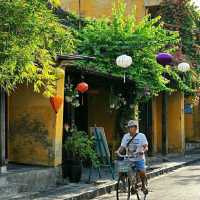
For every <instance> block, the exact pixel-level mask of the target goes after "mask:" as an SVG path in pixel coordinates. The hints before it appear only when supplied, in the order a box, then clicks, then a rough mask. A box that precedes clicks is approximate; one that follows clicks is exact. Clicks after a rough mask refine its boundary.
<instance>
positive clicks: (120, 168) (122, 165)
mask: <svg viewBox="0 0 200 200" xmlns="http://www.w3.org/2000/svg"><path fill="white" fill-rule="evenodd" d="M116 169H117V172H118V173H119V172H129V170H130V169H131V164H130V161H128V160H123V161H116Z"/></svg>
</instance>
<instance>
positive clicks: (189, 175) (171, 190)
mask: <svg viewBox="0 0 200 200" xmlns="http://www.w3.org/2000/svg"><path fill="white" fill-rule="evenodd" d="M199 188H200V162H199V163H196V164H193V165H191V166H188V167H185V168H182V169H179V170H177V171H175V172H172V173H170V174H168V175H163V176H160V177H158V178H154V179H152V180H151V181H150V190H151V192H150V194H149V196H148V198H147V200H200V189H199ZM114 199H116V197H115V192H113V193H111V194H109V195H104V196H101V197H98V198H95V199H94V200H114ZM134 199H135V198H134V197H132V198H131V200H134Z"/></svg>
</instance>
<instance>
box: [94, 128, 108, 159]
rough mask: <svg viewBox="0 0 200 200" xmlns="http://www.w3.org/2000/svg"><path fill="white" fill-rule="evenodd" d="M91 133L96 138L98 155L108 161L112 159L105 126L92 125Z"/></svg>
mask: <svg viewBox="0 0 200 200" xmlns="http://www.w3.org/2000/svg"><path fill="white" fill-rule="evenodd" d="M91 133H92V135H93V136H94V138H95V144H96V152H97V154H98V156H99V157H100V158H101V159H102V160H103V161H104V162H107V161H108V160H110V151H109V147H108V143H107V139H106V135H105V131H104V128H103V127H91Z"/></svg>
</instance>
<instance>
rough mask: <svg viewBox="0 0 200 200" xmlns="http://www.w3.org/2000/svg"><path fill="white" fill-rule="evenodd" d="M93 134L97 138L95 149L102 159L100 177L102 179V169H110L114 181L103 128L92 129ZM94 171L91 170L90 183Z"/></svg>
mask: <svg viewBox="0 0 200 200" xmlns="http://www.w3.org/2000/svg"><path fill="white" fill-rule="evenodd" d="M90 132H91V134H92V135H93V136H94V138H95V147H96V152H97V154H98V157H99V158H100V159H101V164H100V167H99V169H98V170H99V177H101V168H102V167H108V168H109V169H110V172H111V175H112V178H113V179H114V170H113V168H112V164H111V155H110V151H109V147H108V143H107V139H106V135H105V131H104V128H103V127H91V128H90ZM91 175H92V169H91V170H90V175H89V181H90V179H91Z"/></svg>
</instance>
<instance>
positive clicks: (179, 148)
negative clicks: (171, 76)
mask: <svg viewBox="0 0 200 200" xmlns="http://www.w3.org/2000/svg"><path fill="white" fill-rule="evenodd" d="M183 111H184V96H183V95H182V94H181V93H179V92H176V93H173V94H171V95H169V97H168V126H167V127H168V150H169V152H171V153H178V152H184V150H185V131H184V112H183ZM152 114H153V150H154V152H155V153H156V152H161V148H162V96H161V95H160V96H158V97H155V98H154V99H153V104H152Z"/></svg>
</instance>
